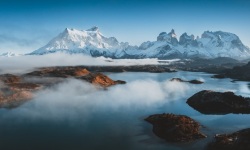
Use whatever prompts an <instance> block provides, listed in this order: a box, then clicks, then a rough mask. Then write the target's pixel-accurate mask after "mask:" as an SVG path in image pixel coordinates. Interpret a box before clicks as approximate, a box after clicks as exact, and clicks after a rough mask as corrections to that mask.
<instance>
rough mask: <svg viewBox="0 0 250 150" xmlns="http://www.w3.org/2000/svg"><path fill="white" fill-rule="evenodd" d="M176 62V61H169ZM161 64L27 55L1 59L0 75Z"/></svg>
mask: <svg viewBox="0 0 250 150" xmlns="http://www.w3.org/2000/svg"><path fill="white" fill-rule="evenodd" d="M169 61H170V62H171V61H176V60H169ZM147 64H159V63H158V59H155V58H152V59H150V58H148V59H111V58H104V57H97V58H93V57H91V56H88V55H84V54H67V53H60V52H58V53H52V54H47V55H25V56H16V57H0V74H3V73H26V72H28V71H31V70H33V69H35V68H38V67H50V66H77V65H88V66H92V65H93V66H96V65H100V66H119V65H125V66H128V65H147Z"/></svg>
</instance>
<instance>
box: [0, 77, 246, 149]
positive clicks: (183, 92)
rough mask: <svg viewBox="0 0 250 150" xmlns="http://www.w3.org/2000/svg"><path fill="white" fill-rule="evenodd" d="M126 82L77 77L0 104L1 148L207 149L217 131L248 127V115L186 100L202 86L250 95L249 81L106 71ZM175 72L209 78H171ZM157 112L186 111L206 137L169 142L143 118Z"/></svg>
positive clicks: (175, 112) (183, 112)
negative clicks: (94, 83) (19, 101)
mask: <svg viewBox="0 0 250 150" xmlns="http://www.w3.org/2000/svg"><path fill="white" fill-rule="evenodd" d="M107 74H108V75H109V76H110V77H111V78H112V79H121V80H125V81H127V84H126V85H118V86H114V87H111V88H109V89H108V90H106V91H96V90H95V89H94V88H90V89H89V85H85V86H83V84H84V83H82V82H78V81H75V80H73V81H67V82H66V83H64V84H62V85H58V87H54V88H51V89H49V90H45V91H42V92H38V93H37V98H36V99H35V100H33V101H30V102H27V103H25V104H24V105H22V106H20V107H18V108H15V109H11V110H8V109H0V145H1V149H3V150H19V149H20V150H34V149H36V150H57V149H58V150H118V149H119V150H127V149H131V150H147V149H152V150H163V149H164V150H182V149H190V150H191V149H192V150H193V149H203V147H204V146H205V144H206V143H207V142H208V141H210V140H211V139H212V137H213V135H214V134H216V133H227V132H233V131H237V130H239V129H243V128H248V127H249V126H250V125H249V124H250V115H234V114H228V115H203V114H201V113H199V112H197V111H195V110H194V109H192V108H191V107H189V106H188V105H187V104H186V100H187V99H188V98H189V97H190V96H192V95H193V94H195V93H196V92H198V91H200V90H205V89H210V90H216V91H233V92H235V93H236V94H239V95H243V96H249V97H250V90H249V85H248V82H231V79H213V78H210V77H211V74H206V73H193V72H176V73H130V72H126V73H107ZM173 77H180V78H182V79H186V80H191V79H199V80H203V81H204V82H205V83H204V84H201V85H193V84H189V83H178V82H169V81H168V80H169V79H171V78H173ZM156 113H174V114H184V115H187V116H190V117H191V118H193V119H195V120H197V121H198V122H200V123H201V124H202V125H204V126H205V127H204V128H202V131H203V132H204V133H205V134H207V135H208V138H207V139H204V140H199V141H195V142H192V143H187V144H170V143H167V142H165V141H164V140H162V139H159V138H158V137H156V136H155V135H154V134H153V133H152V126H151V125H150V124H149V123H147V122H145V121H144V120H143V119H144V118H145V117H147V116H148V115H151V114H156Z"/></svg>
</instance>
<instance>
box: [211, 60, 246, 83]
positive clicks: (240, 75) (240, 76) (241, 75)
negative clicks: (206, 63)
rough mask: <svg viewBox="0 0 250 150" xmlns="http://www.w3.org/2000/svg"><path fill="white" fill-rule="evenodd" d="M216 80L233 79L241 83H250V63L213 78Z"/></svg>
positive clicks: (227, 70) (225, 71)
mask: <svg viewBox="0 0 250 150" xmlns="http://www.w3.org/2000/svg"><path fill="white" fill-rule="evenodd" d="M213 77H214V78H232V79H235V80H240V81H250V62H248V64H246V65H243V66H235V67H233V68H232V69H226V70H224V71H223V72H221V73H219V74H216V75H214V76H213Z"/></svg>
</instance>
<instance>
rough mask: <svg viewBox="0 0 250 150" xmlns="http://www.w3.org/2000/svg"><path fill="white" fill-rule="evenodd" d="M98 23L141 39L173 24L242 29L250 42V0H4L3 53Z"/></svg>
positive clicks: (197, 29) (0, 16)
mask: <svg viewBox="0 0 250 150" xmlns="http://www.w3.org/2000/svg"><path fill="white" fill-rule="evenodd" d="M92 26H98V27H99V28H100V30H101V32H102V33H103V34H104V35H105V36H114V37H116V38H117V39H118V40H119V41H123V42H129V43H131V44H133V45H135V44H136V45H139V44H141V43H142V42H144V41H154V40H156V37H157V35H158V34H159V33H160V32H162V31H166V32H169V31H170V30H171V29H172V28H173V29H175V31H176V33H177V35H178V36H180V35H181V34H182V33H184V32H187V33H188V34H194V35H195V36H197V35H199V36H200V35H201V34H202V33H203V32H204V31H207V30H209V31H218V30H221V31H227V32H232V33H235V34H237V35H238V36H239V37H240V38H241V40H242V41H243V43H244V44H245V45H247V46H250V1H249V0H0V53H3V52H6V51H14V52H20V53H26V52H31V51H33V50H36V49H38V48H40V47H41V46H43V45H45V44H46V43H47V42H48V41H49V40H50V39H52V38H53V37H55V36H56V35H58V34H59V33H60V32H62V31H63V30H64V29H65V28H66V27H69V28H77V29H88V28H90V27H92Z"/></svg>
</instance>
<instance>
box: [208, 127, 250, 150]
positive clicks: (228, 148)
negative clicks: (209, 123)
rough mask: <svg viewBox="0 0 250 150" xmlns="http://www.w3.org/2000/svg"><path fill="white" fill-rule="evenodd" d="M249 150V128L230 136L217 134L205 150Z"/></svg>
mask: <svg viewBox="0 0 250 150" xmlns="http://www.w3.org/2000/svg"><path fill="white" fill-rule="evenodd" d="M248 149H250V128H248V129H243V130H240V131H237V132H234V133H231V134H217V135H215V137H214V141H213V142H211V143H209V144H208V146H207V150H248Z"/></svg>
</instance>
